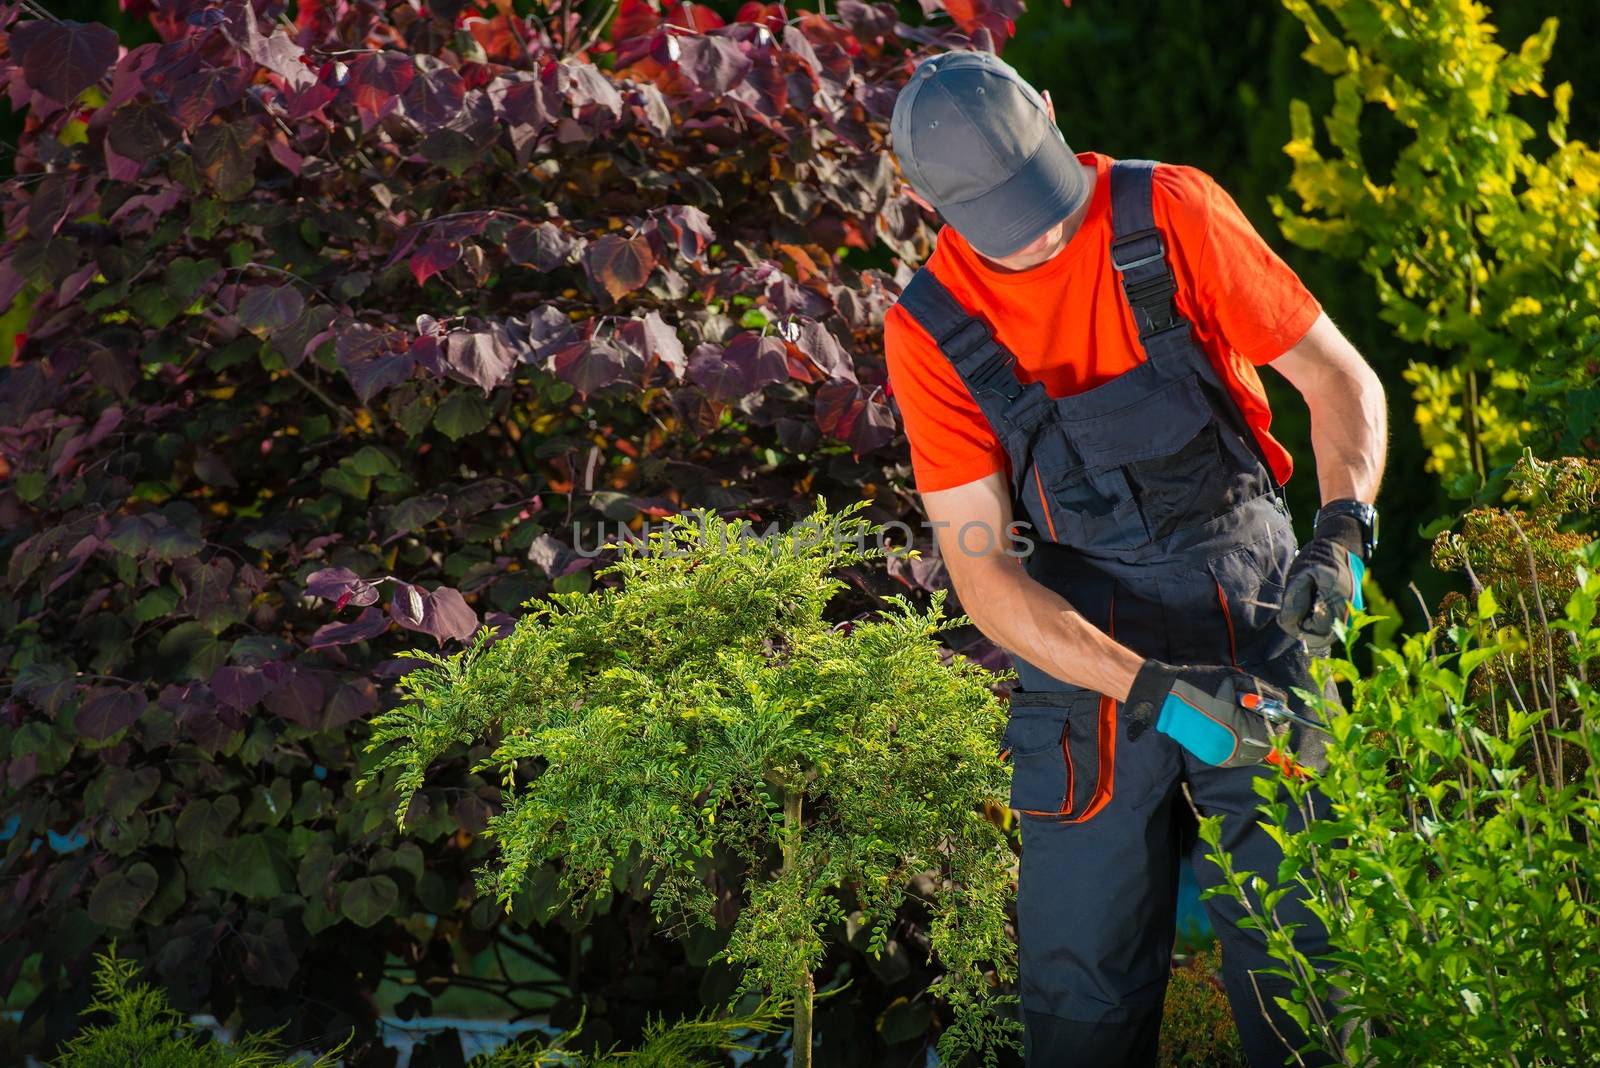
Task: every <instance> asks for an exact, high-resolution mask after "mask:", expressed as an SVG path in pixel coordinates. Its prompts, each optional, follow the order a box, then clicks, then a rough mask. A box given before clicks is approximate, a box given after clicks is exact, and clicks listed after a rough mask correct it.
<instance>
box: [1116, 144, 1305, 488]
mask: <svg viewBox="0 0 1600 1068" xmlns="http://www.w3.org/2000/svg"><path fill="white" fill-rule="evenodd" d="M1155 169H1156V164H1155V162H1154V161H1153V160H1147V159H1127V160H1118V161H1117V162H1115V163H1113V164H1112V165H1111V265H1112V266H1113V267H1115V268H1116V269H1117V270H1118V271H1120V272H1121V273H1122V291H1123V293H1124V294H1125V295H1126V296H1127V299H1128V304H1129V305H1130V306H1131V307H1132V308H1133V318H1134V322H1135V323H1136V324H1137V325H1138V327H1139V343H1140V344H1141V345H1143V346H1144V349H1145V358H1146V359H1161V358H1162V356H1161V353H1163V352H1172V351H1174V350H1179V351H1181V350H1183V349H1188V350H1191V351H1192V353H1193V358H1194V359H1195V360H1196V361H1197V362H1196V367H1197V368H1199V369H1201V370H1202V371H1203V373H1205V374H1206V375H1207V376H1208V377H1210V375H1211V373H1212V372H1211V370H1210V367H1209V364H1208V363H1207V361H1206V358H1205V356H1204V354H1203V353H1202V352H1200V350H1199V348H1198V347H1197V346H1196V345H1195V343H1194V342H1193V340H1192V339H1191V338H1190V337H1189V323H1188V321H1187V320H1186V319H1184V318H1183V316H1182V315H1180V314H1179V313H1178V306H1177V304H1176V298H1177V295H1178V283H1177V279H1175V278H1174V277H1173V274H1172V265H1171V264H1170V263H1168V262H1167V246H1166V242H1165V241H1163V240H1162V238H1161V231H1160V230H1159V229H1157V228H1156V217H1155V208H1154V206H1153V205H1154V195H1153V194H1154V190H1153V189H1152V185H1151V179H1152V177H1153V175H1154V173H1155ZM1161 334H1168V335H1171V336H1169V337H1166V338H1158V337H1157V335H1161ZM1217 385H1218V389H1219V392H1220V396H1219V402H1220V403H1221V404H1223V405H1224V406H1225V407H1226V414H1227V416H1228V417H1229V418H1230V419H1231V421H1232V422H1233V424H1234V430H1235V432H1236V433H1238V434H1239V435H1240V436H1241V437H1242V438H1243V439H1244V440H1245V442H1246V443H1247V444H1248V445H1249V447H1250V451H1251V452H1253V453H1254V454H1255V456H1256V459H1257V460H1259V461H1260V463H1261V469H1262V470H1263V471H1264V472H1265V473H1266V477H1267V481H1268V483H1269V484H1270V485H1271V486H1272V490H1273V493H1274V494H1276V495H1277V496H1278V497H1279V498H1280V499H1281V498H1282V497H1283V487H1282V485H1281V484H1279V482H1278V476H1277V474H1276V473H1275V472H1274V471H1273V470H1272V464H1271V462H1270V461H1268V459H1267V455H1266V453H1265V452H1264V451H1263V450H1262V448H1261V442H1260V441H1259V440H1258V439H1257V438H1256V434H1255V431H1254V430H1252V429H1251V428H1250V424H1249V421H1248V420H1247V419H1246V418H1245V415H1244V411H1243V410H1242V409H1241V408H1240V407H1239V399H1238V398H1237V397H1235V396H1234V395H1233V392H1232V390H1230V389H1227V388H1226V387H1225V386H1222V385H1221V383H1217Z"/></svg>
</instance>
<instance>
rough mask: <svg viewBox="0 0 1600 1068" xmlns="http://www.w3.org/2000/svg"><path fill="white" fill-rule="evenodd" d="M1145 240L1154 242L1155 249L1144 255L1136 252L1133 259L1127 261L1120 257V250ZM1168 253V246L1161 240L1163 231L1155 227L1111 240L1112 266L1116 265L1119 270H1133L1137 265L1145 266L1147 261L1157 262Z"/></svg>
mask: <svg viewBox="0 0 1600 1068" xmlns="http://www.w3.org/2000/svg"><path fill="white" fill-rule="evenodd" d="M1144 241H1150V242H1153V243H1154V244H1155V251H1153V252H1149V253H1147V254H1145V255H1143V256H1139V255H1137V254H1135V257H1134V258H1133V259H1129V260H1126V261H1124V260H1121V259H1119V258H1118V253H1119V252H1121V251H1123V250H1124V249H1127V248H1130V247H1131V246H1133V245H1136V244H1139V243H1140V242H1144ZM1166 254H1167V249H1166V246H1165V245H1163V244H1162V242H1161V231H1159V230H1156V229H1154V228H1151V229H1149V230H1137V231H1135V232H1133V233H1131V234H1128V235H1127V236H1125V237H1119V238H1117V239H1116V240H1115V241H1113V242H1111V266H1113V267H1115V268H1116V269H1117V270H1119V271H1131V270H1133V269H1134V268H1135V267H1143V266H1144V265H1145V264H1147V263H1155V262H1156V261H1157V260H1159V259H1162V258H1163V257H1165V256H1166Z"/></svg>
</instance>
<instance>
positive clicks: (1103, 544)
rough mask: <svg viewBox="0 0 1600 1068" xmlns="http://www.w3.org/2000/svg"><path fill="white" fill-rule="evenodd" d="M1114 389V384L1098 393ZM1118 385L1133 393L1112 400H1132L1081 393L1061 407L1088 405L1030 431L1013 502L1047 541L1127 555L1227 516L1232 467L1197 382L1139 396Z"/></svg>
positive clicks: (1190, 377) (1058, 413)
mask: <svg viewBox="0 0 1600 1068" xmlns="http://www.w3.org/2000/svg"><path fill="white" fill-rule="evenodd" d="M1135 377H1138V376H1137V375H1136V374H1135V373H1133V372H1130V374H1129V375H1125V376H1123V378H1125V379H1132V378H1135ZM1123 385H1124V382H1123V380H1122V379H1114V380H1112V381H1111V382H1109V383H1107V384H1106V386H1104V387H1100V388H1101V389H1106V388H1107V387H1121V386H1123ZM1126 385H1127V386H1130V387H1134V388H1131V389H1119V390H1118V392H1121V393H1124V394H1131V395H1132V396H1134V397H1137V399H1133V400H1130V401H1128V402H1127V403H1123V404H1117V405H1106V404H1105V403H1104V401H1103V400H1102V399H1101V398H1100V397H1097V396H1096V394H1097V393H1098V392H1099V390H1091V391H1089V392H1088V393H1083V394H1079V395H1077V396H1076V397H1072V398H1067V401H1068V402H1080V401H1087V402H1088V403H1060V402H1058V404H1057V407H1056V410H1055V411H1054V412H1053V413H1052V416H1051V418H1049V419H1047V420H1046V421H1045V422H1044V424H1043V425H1042V426H1041V427H1040V430H1039V434H1038V436H1037V437H1036V439H1035V442H1034V450H1033V455H1032V462H1031V464H1030V467H1031V468H1032V471H1031V473H1030V477H1028V478H1025V479H1024V480H1023V485H1022V487H1021V491H1020V496H1021V498H1022V500H1023V503H1024V506H1025V508H1026V510H1027V512H1028V515H1029V518H1030V519H1031V520H1032V521H1033V522H1034V523H1035V524H1036V525H1037V527H1038V528H1039V529H1041V530H1043V531H1044V532H1045V533H1046V534H1047V535H1048V536H1049V537H1050V538H1051V539H1052V540H1053V541H1058V542H1060V543H1062V544H1064V545H1070V546H1072V547H1074V548H1078V549H1091V550H1092V549H1107V550H1120V549H1137V548H1140V547H1141V546H1144V545H1147V544H1149V543H1150V542H1151V541H1152V540H1156V539H1159V538H1164V537H1166V536H1167V535H1168V534H1171V533H1173V532H1174V531H1176V530H1179V529H1181V528H1182V527H1184V526H1188V525H1190V524H1192V523H1196V522H1204V521H1205V520H1207V519H1210V518H1211V517H1212V516H1214V515H1220V514H1221V513H1222V512H1224V511H1226V510H1227V508H1228V507H1231V503H1230V501H1229V497H1230V494H1229V493H1228V490H1227V487H1228V484H1229V482H1230V480H1231V478H1232V473H1233V467H1234V465H1233V464H1231V463H1229V462H1228V459H1227V455H1226V454H1225V450H1224V448H1223V445H1222V441H1221V437H1220V432H1219V428H1218V426H1217V423H1216V420H1215V419H1214V418H1213V417H1212V408H1211V404H1210V401H1209V400H1208V399H1207V397H1206V394H1205V392H1204V391H1203V389H1202V388H1201V385H1200V382H1199V380H1198V379H1197V377H1196V376H1195V375H1194V374H1193V373H1189V374H1185V375H1182V376H1181V377H1178V378H1176V379H1174V380H1172V381H1169V382H1167V383H1165V384H1162V385H1159V386H1157V387H1156V388H1155V389H1152V390H1149V391H1146V390H1145V389H1143V388H1140V387H1142V386H1143V383H1138V382H1132V381H1130V382H1127V383H1126ZM1084 409H1088V411H1087V413H1086V414H1084Z"/></svg>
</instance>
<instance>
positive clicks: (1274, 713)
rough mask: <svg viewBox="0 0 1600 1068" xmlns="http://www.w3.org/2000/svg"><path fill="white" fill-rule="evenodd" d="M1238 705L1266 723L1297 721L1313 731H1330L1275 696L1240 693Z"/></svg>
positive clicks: (1326, 732) (1324, 732) (1329, 732)
mask: <svg viewBox="0 0 1600 1068" xmlns="http://www.w3.org/2000/svg"><path fill="white" fill-rule="evenodd" d="M1239 706H1240V707H1241V708H1246V709H1249V710H1250V711H1251V712H1254V713H1256V714H1257V715H1259V716H1260V717H1261V718H1262V719H1264V720H1266V721H1267V722H1268V723H1297V724H1299V725H1300V726H1302V727H1310V728H1311V729H1312V730H1314V731H1321V732H1322V733H1323V734H1331V733H1332V732H1331V731H1329V730H1328V728H1327V727H1325V726H1323V725H1322V724H1321V723H1319V722H1317V721H1316V720H1314V719H1307V718H1306V717H1305V716H1302V715H1300V713H1298V712H1296V711H1295V710H1294V709H1292V708H1290V707H1289V706H1288V705H1286V704H1284V703H1283V702H1282V701H1280V700H1278V699H1277V698H1276V697H1263V696H1262V695H1261V694H1258V693H1246V694H1240V695H1239Z"/></svg>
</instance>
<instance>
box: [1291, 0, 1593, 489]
mask: <svg viewBox="0 0 1600 1068" xmlns="http://www.w3.org/2000/svg"><path fill="white" fill-rule="evenodd" d="M1285 2H1286V4H1287V6H1288V8H1289V9H1290V10H1291V11H1292V12H1293V13H1294V14H1295V15H1296V16H1298V17H1299V18H1300V20H1301V21H1302V22H1303V23H1304V25H1305V28H1306V32H1307V34H1308V36H1309V38H1310V45H1309V46H1308V47H1307V49H1306V51H1305V53H1304V55H1305V58H1306V59H1307V60H1308V61H1310V62H1311V63H1312V64H1313V65H1314V66H1316V67H1317V68H1318V69H1320V70H1322V71H1324V72H1325V73H1327V74H1328V75H1330V76H1332V77H1333V79H1334V85H1333V88H1334V103H1333V107H1332V109H1331V111H1330V112H1329V113H1328V114H1327V115H1326V116H1325V117H1324V122H1323V126H1324V128H1325V131H1326V135H1327V144H1328V145H1330V146H1331V153H1329V154H1324V152H1323V150H1322V149H1321V148H1319V147H1318V143H1317V136H1316V130H1315V128H1314V125H1313V122H1312V116H1311V112H1310V109H1309V108H1308V107H1306V105H1305V104H1303V103H1301V102H1299V101H1296V102H1295V104H1294V107H1293V110H1292V114H1291V118H1292V125H1293V137H1292V139H1291V141H1290V143H1289V145H1288V146H1287V151H1288V152H1289V155H1290V157H1291V158H1292V159H1293V161H1294V174H1293V177H1292V179H1291V183H1290V184H1291V188H1292V189H1293V191H1294V193H1295V194H1296V196H1297V197H1298V199H1299V201H1300V207H1299V208H1298V210H1290V209H1289V208H1287V207H1286V206H1285V205H1283V204H1282V203H1281V202H1280V203H1277V204H1276V205H1275V207H1276V210H1277V211H1278V212H1279V214H1280V216H1281V217H1282V219H1283V230H1284V233H1285V234H1286V235H1287V236H1288V237H1289V239H1290V240H1292V241H1294V242H1296V243H1297V244H1300V245H1303V246H1305V247H1307V248H1312V249H1320V250H1323V251H1326V252H1329V253H1331V254H1333V255H1336V256H1342V257H1346V258H1349V259H1352V260H1356V261H1358V262H1359V263H1360V264H1361V266H1362V268H1363V270H1365V271H1366V272H1367V273H1368V274H1369V275H1371V276H1372V278H1373V280H1374V281H1375V282H1376V284H1377V289H1378V295H1379V297H1380V299H1381V301H1382V305H1383V315H1384V317H1385V319H1387V320H1388V321H1389V322H1390V323H1392V324H1394V326H1395V329H1396V332H1397V333H1398V335H1399V336H1400V338H1401V339H1402V340H1405V341H1408V342H1419V343H1422V344H1425V345H1428V346H1430V347H1432V348H1434V349H1436V350H1438V351H1439V354H1440V356H1439V360H1438V362H1437V363H1425V362H1420V361H1418V362H1413V364H1412V365H1411V367H1410V369H1409V371H1408V372H1407V375H1406V377H1407V380H1408V381H1410V382H1411V383H1412V384H1413V386H1414V387H1415V392H1414V397H1415V399H1416V401H1417V406H1416V418H1417V421H1418V423H1419V424H1420V426H1421V429H1422V434H1423V440H1424V442H1425V444H1426V445H1427V447H1428V449H1429V452H1430V456H1429V460H1428V466H1429V469H1430V470H1432V471H1435V472H1437V473H1438V474H1439V475H1440V477H1441V478H1442V479H1443V480H1444V482H1445V483H1446V485H1447V486H1448V487H1449V488H1450V489H1451V490H1452V491H1453V492H1454V493H1455V494H1457V495H1458V496H1470V495H1472V494H1473V493H1474V492H1475V491H1477V490H1478V489H1479V488H1481V487H1482V485H1483V483H1484V480H1485V477H1486V476H1487V474H1488V473H1489V472H1491V471H1493V470H1495V469H1497V468H1501V467H1504V466H1508V465H1509V464H1510V463H1512V462H1513V461H1514V460H1515V459H1516V457H1517V455H1518V453H1519V451H1520V449H1521V448H1522V447H1523V446H1524V445H1529V446H1532V447H1533V449H1534V450H1535V451H1536V452H1537V453H1539V454H1540V455H1545V456H1549V455H1580V454H1585V453H1587V454H1590V455H1594V454H1596V453H1600V437H1597V436H1596V434H1595V427H1596V426H1597V425H1600V152H1597V151H1596V150H1595V148H1593V147H1592V146H1590V145H1587V144H1585V143H1583V142H1581V141H1576V140H1572V139H1570V138H1569V136H1568V132H1567V121H1568V115H1569V111H1570V107H1571V103H1572V92H1573V90H1572V87H1571V85H1569V84H1562V85H1559V86H1557V87H1556V88H1555V89H1554V90H1553V92H1552V93H1551V94H1550V111H1549V115H1550V118H1549V121H1548V122H1547V123H1546V124H1545V127H1544V134H1545V138H1546V140H1547V144H1541V143H1540V142H1539V141H1538V140H1537V131H1536V129H1535V127H1534V126H1533V125H1532V124H1531V123H1530V122H1529V121H1528V120H1527V119H1526V118H1524V117H1523V114H1524V113H1525V112H1527V111H1528V110H1530V109H1529V108H1527V107H1526V106H1525V105H1526V103H1527V101H1528V98H1531V97H1544V96H1545V95H1546V92H1545V89H1544V87H1543V77H1544V67H1545V63H1546V61H1547V60H1548V59H1549V56H1550V50H1551V48H1552V46H1553V44H1554V41H1555V33H1556V21H1555V19H1553V18H1552V19H1547V20H1546V21H1545V22H1544V24H1543V26H1542V27H1541V28H1540V29H1539V30H1538V31H1537V32H1536V33H1534V34H1532V35H1530V36H1529V37H1528V38H1527V40H1525V41H1524V42H1523V43H1522V45H1521V47H1520V48H1519V49H1517V50H1516V51H1514V52H1512V51H1508V50H1507V49H1506V48H1504V47H1503V46H1501V45H1500V44H1498V43H1497V42H1496V41H1495V39H1494V37H1495V28H1494V26H1493V25H1492V24H1491V23H1490V22H1489V21H1488V12H1487V9H1486V8H1485V7H1484V6H1483V5H1481V4H1414V5H1405V6H1399V7H1397V6H1396V5H1393V4H1390V3H1388V2H1386V0H1329V2H1319V3H1312V2H1311V0H1285ZM1319 9H1321V10H1322V11H1326V12H1327V13H1328V15H1330V16H1331V24H1330V21H1328V20H1325V19H1324V18H1323V16H1322V14H1321V13H1320V12H1319ZM1385 156H1392V159H1386V158H1385Z"/></svg>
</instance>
